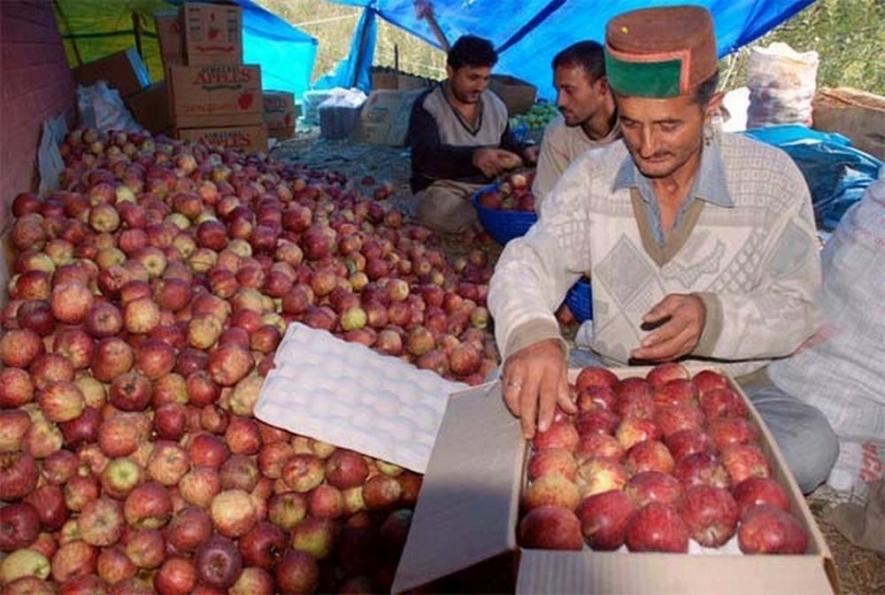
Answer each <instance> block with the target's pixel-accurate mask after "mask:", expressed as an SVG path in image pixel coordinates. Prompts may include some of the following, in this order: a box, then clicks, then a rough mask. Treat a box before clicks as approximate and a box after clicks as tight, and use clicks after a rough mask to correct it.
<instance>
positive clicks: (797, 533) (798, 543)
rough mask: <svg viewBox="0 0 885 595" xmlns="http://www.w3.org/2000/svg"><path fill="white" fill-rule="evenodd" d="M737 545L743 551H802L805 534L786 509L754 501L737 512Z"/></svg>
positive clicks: (805, 542)
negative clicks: (744, 509)
mask: <svg viewBox="0 0 885 595" xmlns="http://www.w3.org/2000/svg"><path fill="white" fill-rule="evenodd" d="M738 545H740V548H741V551H742V552H743V553H745V554H804V553H805V551H806V549H807V548H808V535H807V534H806V533H805V529H804V528H803V527H802V525H801V524H800V523H799V521H797V520H796V519H795V518H794V517H793V516H792V515H791V514H790V513H788V512H784V511H783V510H781V509H780V508H777V507H775V506H771V505H768V504H758V505H756V506H752V507H750V508H748V509H747V510H746V511H745V512H744V513H743V514H742V515H741V524H740V527H739V528H738Z"/></svg>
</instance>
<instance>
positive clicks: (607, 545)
mask: <svg viewBox="0 0 885 595" xmlns="http://www.w3.org/2000/svg"><path fill="white" fill-rule="evenodd" d="M635 512H636V505H635V504H633V501H632V500H631V499H630V498H629V497H628V496H627V494H625V493H624V492H623V491H621V490H610V491H608V492H602V493H600V494H595V495H593V496H589V497H587V498H584V499H583V500H581V503H580V504H578V508H577V511H576V514H577V516H578V519H579V520H580V521H581V533H582V534H583V536H584V539H585V540H586V541H587V544H588V545H589V546H590V547H591V548H593V549H594V550H602V551H614V550H616V549H618V548H620V547H621V546H622V545H623V544H624V538H625V536H626V532H627V525H628V524H629V522H630V518H631V517H632V516H633V513H635Z"/></svg>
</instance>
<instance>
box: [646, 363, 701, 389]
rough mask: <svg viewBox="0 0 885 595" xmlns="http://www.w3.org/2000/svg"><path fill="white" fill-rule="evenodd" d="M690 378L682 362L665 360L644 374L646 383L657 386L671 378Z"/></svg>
mask: <svg viewBox="0 0 885 595" xmlns="http://www.w3.org/2000/svg"><path fill="white" fill-rule="evenodd" d="M690 378H691V374H689V372H688V370H687V369H686V368H685V366H683V365H682V364H678V363H676V362H667V363H665V364H658V365H657V366H655V367H654V368H652V369H651V371H649V373H648V374H647V375H646V376H645V379H646V380H648V383H649V384H651V385H652V386H653V387H655V388H657V387H659V386H663V385H665V384H667V383H668V382H671V381H673V380H688V379H690Z"/></svg>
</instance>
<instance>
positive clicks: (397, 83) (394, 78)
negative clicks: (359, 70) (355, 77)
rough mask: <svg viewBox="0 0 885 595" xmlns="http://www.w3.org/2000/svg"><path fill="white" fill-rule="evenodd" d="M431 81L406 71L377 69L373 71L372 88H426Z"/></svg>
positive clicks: (405, 89) (403, 89)
mask: <svg viewBox="0 0 885 595" xmlns="http://www.w3.org/2000/svg"><path fill="white" fill-rule="evenodd" d="M430 84H431V81H430V80H428V79H425V78H422V77H420V76H415V75H414V74H406V73H404V72H387V71H376V72H373V73H372V90H374V91H380V90H382V89H394V90H400V91H408V90H412V89H425V88H427V87H429V86H430Z"/></svg>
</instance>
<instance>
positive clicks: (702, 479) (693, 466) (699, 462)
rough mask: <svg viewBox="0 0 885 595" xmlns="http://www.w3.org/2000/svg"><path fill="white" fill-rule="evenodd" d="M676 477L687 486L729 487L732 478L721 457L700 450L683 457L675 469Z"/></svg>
mask: <svg viewBox="0 0 885 595" xmlns="http://www.w3.org/2000/svg"><path fill="white" fill-rule="evenodd" d="M673 475H674V477H676V479H678V480H679V481H680V482H682V485H683V486H685V487H686V488H690V487H693V486H697V485H708V486H713V487H716V488H723V489H728V488H730V487H731V479H730V478H729V476H728V471H726V470H725V467H723V466H722V463H721V462H720V461H719V458H718V457H717V456H715V455H713V454H710V453H706V452H699V453H695V454H692V455H689V456H687V457H685V458H683V459H681V460H680V461H679V462H678V463H677V464H676V469H675V470H674V471H673Z"/></svg>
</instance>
